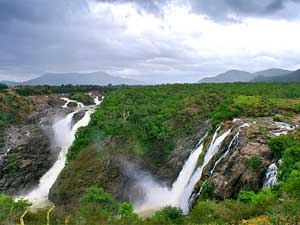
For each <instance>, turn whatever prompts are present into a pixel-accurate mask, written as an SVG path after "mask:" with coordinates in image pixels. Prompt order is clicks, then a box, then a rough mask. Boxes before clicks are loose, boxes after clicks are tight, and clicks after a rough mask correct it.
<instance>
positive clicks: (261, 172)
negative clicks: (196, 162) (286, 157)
mask: <svg viewBox="0 0 300 225" xmlns="http://www.w3.org/2000/svg"><path fill="white" fill-rule="evenodd" d="M243 124H246V125H244V126H241V125H243ZM225 127H233V128H232V132H231V135H229V136H228V137H227V138H226V139H225V140H224V142H223V143H222V145H221V148H220V150H219V152H218V154H216V156H215V157H214V158H213V159H212V160H211V161H210V163H209V164H208V165H207V166H206V167H205V168H204V172H203V176H202V178H201V181H200V182H199V184H198V188H197V189H196V192H199V190H200V185H201V183H202V182H203V181H205V180H206V181H210V182H211V183H212V184H213V187H214V188H213V189H214V190H213V195H214V197H215V198H217V199H225V198H236V197H237V196H238V194H239V193H240V191H241V190H253V191H258V190H259V189H261V188H262V186H263V180H264V176H265V172H266V170H267V168H268V166H269V165H270V164H271V156H270V153H269V149H268V140H269V139H270V138H271V137H274V135H275V134H279V133H280V132H283V130H284V128H283V127H280V126H278V125H277V124H276V123H274V122H273V121H272V120H271V119H270V118H264V119H258V120H257V121H255V120H253V119H245V120H237V121H236V122H227V123H226V124H225ZM239 127H240V128H239ZM225 129H226V128H225ZM237 132H239V134H238V136H237V138H236V140H235V142H232V140H233V138H234V137H235V136H236V135H237ZM283 133H284V132H283ZM230 144H231V145H230ZM227 151H228V152H227ZM225 152H227V153H226V154H225ZM224 154H225V155H224ZM218 159H220V161H219V162H218V163H217V164H216V162H217V161H218Z"/></svg>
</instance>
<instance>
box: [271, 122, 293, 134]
mask: <svg viewBox="0 0 300 225" xmlns="http://www.w3.org/2000/svg"><path fill="white" fill-rule="evenodd" d="M274 123H275V125H276V126H277V127H278V128H279V130H277V131H274V132H272V134H273V135H275V136H281V135H287V134H288V133H289V132H290V131H293V130H295V129H296V127H297V125H292V124H288V123H282V122H274Z"/></svg>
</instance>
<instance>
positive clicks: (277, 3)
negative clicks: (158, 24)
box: [190, 0, 300, 20]
mask: <svg viewBox="0 0 300 225" xmlns="http://www.w3.org/2000/svg"><path fill="white" fill-rule="evenodd" d="M299 2H300V1H299V0H218V1H211V0H190V3H191V6H192V10H193V11H194V12H196V13H202V14H206V15H208V16H209V17H210V18H212V19H215V20H228V19H229V20H232V19H235V18H234V17H237V18H242V17H245V16H247V17H248V16H250V17H273V18H280V19H293V17H297V16H299V11H298V10H297V8H290V7H289V6H290V5H291V4H293V3H294V4H296V3H299ZM298 9H299V7H298Z"/></svg>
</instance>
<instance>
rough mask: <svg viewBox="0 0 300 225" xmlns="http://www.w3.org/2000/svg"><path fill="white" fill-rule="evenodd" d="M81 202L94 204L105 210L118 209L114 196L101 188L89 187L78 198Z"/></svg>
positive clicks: (112, 210)
mask: <svg viewBox="0 0 300 225" xmlns="http://www.w3.org/2000/svg"><path fill="white" fill-rule="evenodd" d="M80 203H81V204H96V205H98V207H100V208H101V209H103V210H104V211H107V212H114V211H115V210H117V209H118V203H117V201H116V200H115V198H114V197H113V196H112V195H110V194H108V193H106V192H105V191H104V190H103V189H102V188H97V187H91V188H88V189H87V193H86V194H85V195H83V196H82V197H81V199H80Z"/></svg>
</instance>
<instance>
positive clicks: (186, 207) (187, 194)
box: [180, 128, 231, 214]
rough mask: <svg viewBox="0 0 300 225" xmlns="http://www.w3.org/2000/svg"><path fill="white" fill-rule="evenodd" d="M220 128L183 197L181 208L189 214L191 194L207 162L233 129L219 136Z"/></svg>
mask: <svg viewBox="0 0 300 225" xmlns="http://www.w3.org/2000/svg"><path fill="white" fill-rule="evenodd" d="M218 130H219V128H218V129H217V130H216V132H215V134H214V136H213V139H212V142H211V144H210V146H209V148H208V150H207V152H206V154H205V156H204V160H203V163H202V165H201V166H200V167H198V168H197V169H196V171H195V172H194V173H193V175H192V177H191V179H190V181H189V183H188V185H187V187H186V188H185V192H184V195H183V196H182V198H181V202H180V208H181V209H182V211H183V212H184V213H185V214H187V213H188V212H189V206H190V198H191V195H192V193H193V190H194V188H195V186H196V184H197V183H198V182H199V180H200V179H201V177H202V173H203V169H204V168H205V167H206V166H207V164H208V163H209V162H210V160H211V159H212V158H213V157H214V156H215V155H216V154H217V153H218V151H219V149H220V147H221V144H222V142H223V141H224V139H225V138H226V137H227V136H228V135H229V134H230V132H231V129H229V130H227V131H226V132H225V133H223V134H222V135H221V136H219V137H218V138H217V135H218Z"/></svg>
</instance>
